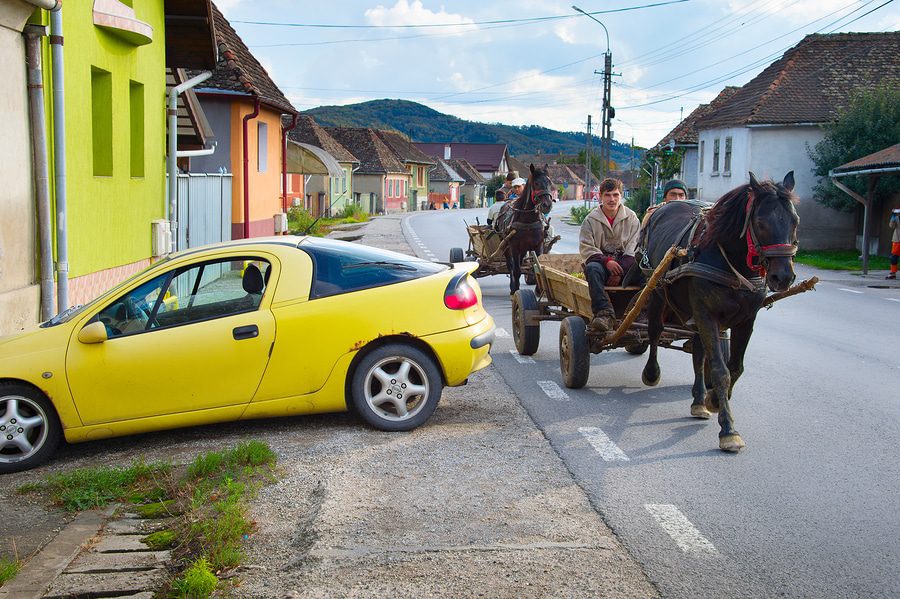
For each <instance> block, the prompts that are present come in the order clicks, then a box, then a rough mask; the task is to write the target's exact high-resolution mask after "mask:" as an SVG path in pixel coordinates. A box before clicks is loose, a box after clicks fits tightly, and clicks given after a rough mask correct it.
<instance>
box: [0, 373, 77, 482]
mask: <svg viewBox="0 0 900 599" xmlns="http://www.w3.org/2000/svg"><path fill="white" fill-rule="evenodd" d="M61 433H62V427H61V426H60V424H59V417H58V416H57V414H56V410H55V409H54V408H53V404H52V403H50V400H48V399H47V398H46V397H45V396H44V395H43V394H42V393H40V392H38V391H36V390H35V389H33V388H32V387H29V386H27V385H21V384H16V383H6V384H0V474H6V473H8V472H20V471H22V470H30V469H31V468H34V467H36V466H39V465H41V464H42V463H44V462H45V461H47V459H48V458H49V457H50V456H51V455H53V452H55V451H56V448H57V446H58V445H59V440H60V437H61Z"/></svg>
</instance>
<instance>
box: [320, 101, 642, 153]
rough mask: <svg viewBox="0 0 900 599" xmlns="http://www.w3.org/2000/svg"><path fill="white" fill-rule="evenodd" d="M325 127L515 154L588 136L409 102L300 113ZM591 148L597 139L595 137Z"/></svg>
mask: <svg viewBox="0 0 900 599" xmlns="http://www.w3.org/2000/svg"><path fill="white" fill-rule="evenodd" d="M304 114H308V115H310V116H312V117H313V118H315V119H316V121H318V122H319V124H321V125H324V126H326V127H374V128H376V129H393V130H395V131H399V132H401V133H404V134H406V135H408V136H409V137H410V139H412V140H413V141H416V142H431V143H440V142H445V141H455V142H467V143H505V144H507V145H508V146H509V152H510V154H512V155H513V156H519V155H522V154H537V153H538V152H540V153H542V154H557V153H560V152H561V153H563V154H577V153H578V152H580V151H581V150H583V149H584V145H585V139H586V138H587V135H586V134H585V133H583V132H581V133H579V132H563V131H555V130H553V129H548V128H546V127H539V126H537V125H526V126H514V125H502V124H499V123H479V122H476V121H467V120H464V119H461V118H458V117H455V116H451V115H448V114H443V113H441V112H438V111H437V110H434V109H432V108H429V107H427V106H424V105H422V104H418V103H416V102H410V101H407V100H371V101H369V102H362V103H360V104H348V105H346V106H319V107H318V108H313V109H311V110H306V111H304ZM593 144H594V148H595V149H596V148H599V145H600V139H599V138H598V137H596V136H593ZM610 156H611V157H612V159H613V160H614V161H615V162H616V163H617V164H619V165H626V164H627V163H628V161H629V159H630V158H631V146H628V145H625V144H621V143H618V142H616V141H613V145H612V148H611V150H610Z"/></svg>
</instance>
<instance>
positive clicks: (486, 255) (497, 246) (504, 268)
mask: <svg viewBox="0 0 900 599" xmlns="http://www.w3.org/2000/svg"><path fill="white" fill-rule="evenodd" d="M466 232H467V233H468V234H469V247H468V249H466V250H465V251H463V249H462V248H460V247H454V248H450V262H464V261H466V260H474V261H476V262H478V270H477V271H475V272H474V273H473V276H475V277H487V276H490V275H507V274H509V265H508V264H507V262H506V247H507V246H508V245H509V242H510V240H511V239H512V238H513V237H514V236H515V234H516V230H515V229H513V230H511V231H510V232H509V233H507V234H506V235H505V236H504V235H502V234H501V233H498V232H497V231H495V230H494V229H493V228H491V227H490V226H489V225H482V224H478V223H477V222H476V224H474V225H469V224H466ZM557 241H559V235H556V236H554V237H549V236H548V235H546V233H545V235H544V247H543V252H544V253H545V254H546V253H548V252H549V251H550V249H551V248H552V247H553V245H554V244H555V243H556V242H557ZM523 266H524V267H525V270H524V271H523V272H524V273H525V276H526V280H528V279H530V278H531V276H532V275H531V272H530V271H531V262H530V258H528V257H526V259H525V260H523Z"/></svg>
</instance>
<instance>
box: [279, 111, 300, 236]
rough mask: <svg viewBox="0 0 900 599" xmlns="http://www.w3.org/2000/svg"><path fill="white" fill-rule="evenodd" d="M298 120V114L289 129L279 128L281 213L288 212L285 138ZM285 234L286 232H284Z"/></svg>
mask: <svg viewBox="0 0 900 599" xmlns="http://www.w3.org/2000/svg"><path fill="white" fill-rule="evenodd" d="M299 119H300V115H299V114H295V115H294V118H293V119H292V120H291V126H290V127H282V128H281V208H282V212H287V211H288V197H287V195H288V191H287V188H288V186H287V179H288V173H287V138H288V133H290V132H291V131H292V130H293V129H295V128H296V127H297V121H298V120H299ZM285 234H287V232H285Z"/></svg>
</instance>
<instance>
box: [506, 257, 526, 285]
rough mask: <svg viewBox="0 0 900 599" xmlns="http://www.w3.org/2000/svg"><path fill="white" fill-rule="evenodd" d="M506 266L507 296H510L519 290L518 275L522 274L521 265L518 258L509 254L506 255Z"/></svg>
mask: <svg viewBox="0 0 900 599" xmlns="http://www.w3.org/2000/svg"><path fill="white" fill-rule="evenodd" d="M506 266H507V268H509V294H510V295H512V294H514V293H515V292H516V291H518V290H519V275H521V274H522V265H521V263H520V261H519V260H518V256H516V255H515V254H513V253H512V252H509V253H508V254H506Z"/></svg>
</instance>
